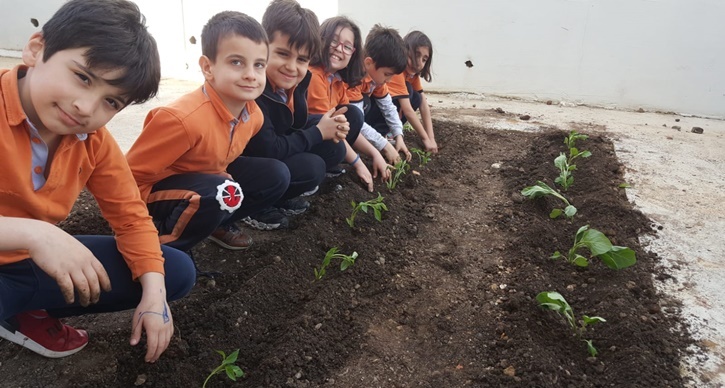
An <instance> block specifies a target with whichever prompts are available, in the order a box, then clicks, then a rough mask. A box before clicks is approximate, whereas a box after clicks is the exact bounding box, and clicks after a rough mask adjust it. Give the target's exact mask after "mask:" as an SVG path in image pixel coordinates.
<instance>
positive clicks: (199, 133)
mask: <svg viewBox="0 0 725 388" xmlns="http://www.w3.org/2000/svg"><path fill="white" fill-rule="evenodd" d="M263 120H264V117H263V116H262V112H261V111H260V110H259V108H258V107H257V103H256V102H254V101H248V102H247V105H246V109H245V111H244V112H243V113H242V117H241V118H237V117H235V116H234V115H232V113H231V112H229V109H227V107H226V106H225V105H224V102H223V101H222V100H221V98H220V97H219V95H218V94H217V93H216V91H215V90H214V88H213V87H211V85H209V83H205V84H204V86H202V87H200V88H198V89H196V90H195V91H193V92H191V93H188V94H186V95H184V96H182V97H180V98H179V99H177V100H176V101H174V102H172V103H171V104H170V105H167V106H164V107H159V108H155V109H153V110H151V111H150V112H149V113H148V115H147V116H146V120H145V121H144V128H143V130H142V131H141V134H140V135H139V137H138V139H136V142H135V143H134V144H133V146H132V147H131V149H130V150H129V151H128V153H127V154H126V158H127V159H128V164H129V165H130V166H131V170H132V171H133V176H134V177H135V178H136V182H137V183H138V186H139V189H140V190H141V196H142V198H143V199H144V200H146V201H147V202H151V201H152V200H153V198H149V193H150V192H151V187H152V186H153V185H154V184H156V183H158V182H159V181H161V180H163V179H165V178H168V177H170V176H172V175H177V174H184V173H200V174H224V173H225V171H226V169H227V166H228V165H229V164H230V163H231V162H232V161H234V160H235V159H236V158H237V157H238V156H239V155H241V153H242V151H244V147H245V146H246V145H247V143H248V142H249V139H251V138H252V136H254V135H255V134H256V133H257V132H258V131H259V129H260V128H261V127H262V121H263Z"/></svg>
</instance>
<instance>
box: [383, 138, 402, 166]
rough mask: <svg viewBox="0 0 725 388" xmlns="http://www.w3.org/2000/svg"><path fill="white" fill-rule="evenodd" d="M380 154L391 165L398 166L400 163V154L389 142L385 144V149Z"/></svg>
mask: <svg viewBox="0 0 725 388" xmlns="http://www.w3.org/2000/svg"><path fill="white" fill-rule="evenodd" d="M380 153H381V154H383V157H385V160H387V161H388V163H390V164H396V163H398V162H399V161H400V154H398V151H397V150H396V149H395V147H393V145H392V144H390V143H388V142H385V147H383V149H382V150H381V151H380Z"/></svg>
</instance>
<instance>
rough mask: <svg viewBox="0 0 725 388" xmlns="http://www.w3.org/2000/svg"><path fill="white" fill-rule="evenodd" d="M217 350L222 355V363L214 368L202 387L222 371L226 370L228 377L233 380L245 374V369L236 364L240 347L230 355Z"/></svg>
mask: <svg viewBox="0 0 725 388" xmlns="http://www.w3.org/2000/svg"><path fill="white" fill-rule="evenodd" d="M216 352H217V353H219V354H220V355H221V356H222V363H221V364H220V365H219V366H217V367H216V368H214V370H213V371H211V373H210V374H209V376H207V377H206V380H204V384H203V385H202V388H205V387H206V384H207V383H208V382H209V379H211V378H212V376H214V375H216V374H219V373H221V372H222V371H223V372H225V373H226V374H227V377H229V379H231V380H232V381H237V378H239V377H243V376H244V371H243V370H242V369H241V368H239V367H238V366H236V365H234V363H236V362H237V358H238V357H239V349H237V350H235V351H234V352H232V353H231V354H230V355H229V356H227V355H226V354H225V353H224V352H223V351H221V350H216Z"/></svg>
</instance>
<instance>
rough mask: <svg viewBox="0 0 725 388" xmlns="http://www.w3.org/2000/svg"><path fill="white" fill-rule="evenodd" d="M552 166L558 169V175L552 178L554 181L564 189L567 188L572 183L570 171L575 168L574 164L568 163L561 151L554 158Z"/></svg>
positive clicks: (572, 178)
mask: <svg viewBox="0 0 725 388" xmlns="http://www.w3.org/2000/svg"><path fill="white" fill-rule="evenodd" d="M554 166H556V168H558V169H559V176H558V177H556V179H554V183H558V184H559V186H561V188H562V189H564V191H566V190H568V189H569V187H571V185H572V184H574V177H573V176H572V175H571V172H572V171H574V170H576V165H569V162H568V160H567V158H566V154H565V153H563V152H562V153H560V154H559V156H557V157H556V159H554Z"/></svg>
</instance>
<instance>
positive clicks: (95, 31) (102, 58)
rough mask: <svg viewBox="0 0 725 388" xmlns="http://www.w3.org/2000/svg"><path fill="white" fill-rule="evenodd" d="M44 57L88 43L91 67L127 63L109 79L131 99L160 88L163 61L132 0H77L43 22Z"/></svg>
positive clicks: (116, 66) (128, 101)
mask: <svg viewBox="0 0 725 388" xmlns="http://www.w3.org/2000/svg"><path fill="white" fill-rule="evenodd" d="M42 31H43V32H42V33H43V40H44V42H45V43H44V44H45V46H44V50H43V61H47V60H48V59H50V58H51V57H52V56H53V55H54V54H55V53H57V52H59V51H62V50H69V49H77V48H87V49H88V50H87V51H86V52H85V59H86V60H87V61H88V63H87V65H88V67H90V68H92V69H93V68H96V69H104V70H115V69H123V70H124V73H123V76H121V78H118V79H115V80H109V81H108V83H109V84H111V85H114V86H117V87H119V88H120V89H121V90H123V91H124V95H123V97H124V98H125V99H126V101H125V102H126V104H133V103H142V102H145V101H147V100H149V99H150V98H152V97H153V96H155V95H156V92H158V90H159V81H160V80H161V61H160V60H159V51H158V49H157V47H156V41H155V40H154V38H153V37H152V36H151V34H149V32H148V30H147V29H146V18H145V17H144V16H143V15H142V14H141V11H140V10H139V8H138V6H136V4H134V3H132V2H130V1H127V0H71V1H69V2H67V3H65V4H63V6H61V7H60V9H58V11H56V13H55V14H54V15H53V16H52V17H51V18H50V20H48V22H47V23H45V25H43V30H42Z"/></svg>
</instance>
